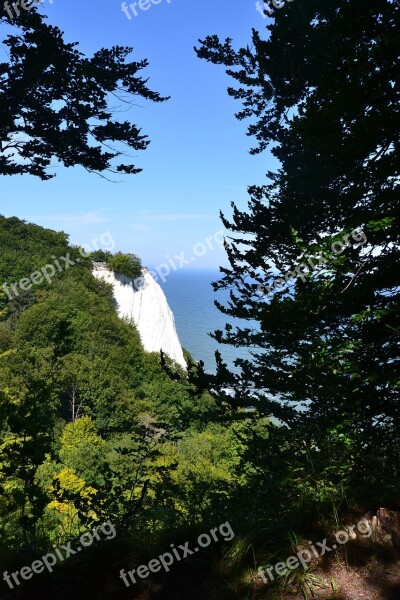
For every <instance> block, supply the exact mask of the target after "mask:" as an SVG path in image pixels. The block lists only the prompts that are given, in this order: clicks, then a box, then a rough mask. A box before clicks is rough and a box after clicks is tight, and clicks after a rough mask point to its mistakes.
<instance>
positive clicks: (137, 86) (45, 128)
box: [0, 3, 166, 180]
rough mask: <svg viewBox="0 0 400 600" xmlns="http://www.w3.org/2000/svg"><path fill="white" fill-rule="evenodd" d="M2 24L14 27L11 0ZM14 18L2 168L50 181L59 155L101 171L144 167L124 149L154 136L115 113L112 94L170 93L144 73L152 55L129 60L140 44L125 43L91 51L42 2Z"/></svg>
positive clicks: (2, 107) (2, 114) (1, 81)
mask: <svg viewBox="0 0 400 600" xmlns="http://www.w3.org/2000/svg"><path fill="white" fill-rule="evenodd" d="M0 23H1V24H2V26H3V27H5V28H6V32H7V29H8V28H7V25H8V24H9V23H10V17H9V16H8V14H7V12H6V10H5V8H4V5H3V3H1V5H0ZM12 23H13V27H12V28H11V27H10V28H9V29H8V30H9V32H10V33H9V35H7V36H4V39H3V44H4V46H5V47H6V50H7V52H5V53H4V55H6V54H7V55H8V61H7V62H2V63H0V142H1V146H0V174H3V175H21V174H24V173H29V174H31V175H36V176H37V177H40V178H41V179H43V180H46V179H49V178H51V177H54V174H50V173H49V169H50V168H51V167H52V166H53V164H54V161H58V162H59V163H61V164H62V165H63V166H65V167H72V166H76V165H80V166H81V167H83V168H84V169H86V170H87V171H89V172H96V173H102V172H104V171H106V172H112V173H129V174H135V173H138V172H140V170H141V169H138V168H137V167H136V166H135V165H133V164H131V161H130V160H129V159H128V160H126V159H125V158H122V157H124V156H126V152H123V149H124V146H128V148H129V149H130V150H135V151H136V150H145V149H146V148H147V146H148V144H149V139H148V138H147V136H146V135H143V134H142V133H141V129H140V128H139V127H138V126H136V125H133V124H132V123H130V122H129V121H118V120H116V119H115V118H114V117H113V113H112V109H111V105H110V96H113V97H115V96H116V97H117V98H118V97H120V95H121V94H122V95H123V97H124V98H123V101H124V102H127V101H128V100H127V99H128V98H129V96H131V97H135V96H140V97H141V98H143V99H145V100H150V101H152V102H161V101H163V100H165V99H166V98H162V97H161V96H160V95H159V94H158V93H156V92H153V91H151V90H150V89H149V88H148V87H147V85H146V79H143V78H142V77H141V76H140V72H141V71H142V70H143V69H145V68H146V67H147V66H148V62H147V60H141V61H138V62H129V61H128V56H129V54H130V53H131V51H132V48H126V47H122V46H115V47H113V48H111V49H105V48H102V49H100V50H98V51H97V52H95V53H94V55H93V57H91V58H89V57H85V56H84V55H83V54H82V53H81V52H80V51H79V50H78V49H77V46H78V44H77V43H73V44H70V43H66V42H65V41H64V39H63V33H62V32H61V31H60V30H59V29H58V28H57V27H54V26H50V25H48V24H46V23H45V21H44V18H43V17H42V16H41V15H40V14H39V13H38V12H37V9H36V8H35V7H34V6H33V7H32V8H31V9H30V10H29V11H24V10H22V11H21V15H20V17H17V18H15V19H14V21H13V22H12ZM113 143H115V144H116V145H115V146H113Z"/></svg>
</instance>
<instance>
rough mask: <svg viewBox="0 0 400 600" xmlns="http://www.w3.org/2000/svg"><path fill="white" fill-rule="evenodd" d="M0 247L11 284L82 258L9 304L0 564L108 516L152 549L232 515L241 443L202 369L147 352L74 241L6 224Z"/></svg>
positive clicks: (0, 337) (1, 334) (5, 303)
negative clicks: (223, 420)
mask: <svg viewBox="0 0 400 600" xmlns="http://www.w3.org/2000/svg"><path fill="white" fill-rule="evenodd" d="M0 240H1V251H0V256H1V263H0V264H1V267H0V279H1V281H4V282H7V283H8V284H9V285H11V284H12V283H14V282H16V281H19V279H23V278H24V277H30V276H31V273H32V272H33V271H35V270H36V269H41V268H42V267H43V265H46V264H52V263H54V259H55V257H65V256H69V260H70V261H71V260H72V261H74V262H75V264H74V265H73V266H70V267H69V268H68V269H67V270H65V271H63V272H60V273H57V274H56V276H54V278H53V280H52V282H51V285H49V283H48V282H46V280H44V282H43V283H42V284H40V285H36V286H33V287H32V289H31V290H29V291H25V292H24V291H22V289H20V288H18V290H19V295H18V296H15V297H13V298H12V299H9V298H8V297H7V295H6V294H3V298H2V311H1V322H0V352H1V354H0V391H1V392H0V393H1V395H0V398H1V404H0V407H1V408H0V411H1V412H0V418H1V434H0V440H1V444H0V466H1V469H0V473H1V475H0V476H1V479H0V543H1V553H0V556H1V561H2V564H3V566H6V564H9V563H13V561H15V560H18V558H19V560H21V556H22V555H21V552H22V549H24V550H23V553H24V555H26V553H28V555H29V556H30V555H32V556H35V554H37V555H40V553H43V551H45V550H46V549H48V548H49V547H50V546H51V545H52V544H60V543H61V542H62V541H65V540H70V539H71V538H74V537H75V536H77V535H78V534H80V533H82V532H83V531H85V530H86V529H87V528H90V527H92V526H93V525H95V524H99V523H102V522H104V521H107V520H111V522H112V523H113V524H114V525H115V527H116V528H117V530H118V528H119V527H122V528H125V527H128V528H132V530H134V531H136V535H138V537H139V539H141V540H147V542H146V543H149V541H150V540H151V539H153V538H154V537H157V536H163V535H165V532H166V531H168V530H170V531H172V530H179V528H182V527H183V528H184V529H185V528H188V527H189V528H190V527H195V528H196V527H198V526H199V525H201V524H203V526H205V524H206V523H210V525H214V524H215V525H218V524H219V523H220V522H221V521H222V520H226V515H227V512H229V511H228V505H229V503H230V502H231V500H232V496H233V495H234V493H235V490H237V489H239V488H240V486H241V482H242V480H243V476H242V475H241V473H240V469H239V467H240V462H241V455H242V453H243V448H244V445H243V444H242V443H241V442H240V441H239V440H238V439H237V438H236V436H235V435H234V430H233V429H229V428H226V427H223V426H222V424H218V423H217V422H215V421H216V420H217V419H216V413H217V408H216V401H215V400H214V398H213V397H212V395H211V394H210V393H208V392H207V391H202V390H201V386H197V385H196V384H195V381H196V379H198V377H197V375H196V369H195V368H194V367H192V373H191V374H190V375H189V377H188V376H186V375H183V374H181V375H180V374H179V369H177V368H174V367H173V365H172V364H169V365H167V364H165V363H166V360H167V359H166V358H165V357H163V359H162V361H161V360H160V356H158V355H156V354H153V355H152V354H147V353H145V352H144V351H143V349H142V346H141V343H140V340H139V337H138V334H137V331H136V330H135V327H134V326H133V325H131V324H128V323H125V322H123V321H122V320H120V319H119V318H118V317H117V316H116V311H115V307H114V304H113V300H112V292H111V288H110V287H108V286H107V285H106V284H104V283H101V282H99V281H97V280H95V279H94V277H93V276H92V274H91V270H90V266H91V260H90V258H83V257H82V254H84V253H82V254H81V253H80V252H79V249H78V248H77V247H71V246H69V244H68V238H67V236H66V235H65V234H63V233H56V232H54V231H50V230H45V229H42V228H40V227H37V226H35V225H30V224H26V223H24V222H22V221H19V220H18V219H15V218H13V219H5V218H3V217H2V218H1V219H0ZM78 261H79V262H78ZM63 264H64V263H63ZM167 362H168V360H167ZM167 372H169V373H170V375H168V374H167ZM122 530H123V529H121V530H120V531H122ZM121 543H122V542H121ZM143 549H144V548H142V550H143Z"/></svg>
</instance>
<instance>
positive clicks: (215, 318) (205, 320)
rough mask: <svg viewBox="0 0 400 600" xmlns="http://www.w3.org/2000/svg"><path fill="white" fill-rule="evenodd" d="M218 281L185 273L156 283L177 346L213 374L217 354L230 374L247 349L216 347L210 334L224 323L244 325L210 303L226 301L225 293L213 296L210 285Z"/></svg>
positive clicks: (215, 276) (209, 274) (210, 274)
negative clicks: (164, 299) (171, 320)
mask: <svg viewBox="0 0 400 600" xmlns="http://www.w3.org/2000/svg"><path fill="white" fill-rule="evenodd" d="M221 278H222V274H221V273H220V272H219V271H186V270H184V269H182V270H180V271H176V272H174V273H171V274H170V275H169V276H168V278H167V279H166V281H165V282H164V283H163V282H161V281H159V283H160V285H161V287H162V289H163V291H164V294H165V295H166V297H167V300H168V304H169V306H170V308H171V310H172V312H173V313H174V317H175V325H176V330H177V333H178V337H179V341H180V342H181V345H182V346H183V347H184V348H185V349H186V350H188V351H189V352H190V354H191V355H192V357H193V358H194V359H195V360H197V361H199V360H202V361H203V362H204V365H205V370H206V371H207V372H209V373H215V351H216V350H219V351H220V352H221V354H222V358H223V361H224V362H225V363H227V365H228V366H229V367H230V368H231V369H232V370H233V371H237V369H236V368H235V367H234V366H233V362H234V360H235V359H236V358H249V357H250V354H249V351H248V349H247V348H234V347H232V346H227V345H225V344H218V343H217V342H216V341H215V340H214V339H213V338H212V337H210V335H209V334H210V332H212V331H215V330H217V329H220V330H222V331H223V330H224V325H225V323H230V324H232V325H233V326H234V325H235V324H240V325H241V326H243V324H244V322H243V321H239V320H236V319H233V318H232V317H228V316H226V315H224V314H223V313H221V312H220V311H219V310H218V308H217V307H216V306H215V304H214V300H216V299H217V300H218V301H219V302H220V303H222V304H225V301H226V300H227V298H228V297H229V292H228V291H227V290H221V291H218V292H214V290H213V288H212V285H211V283H212V282H213V281H218V280H219V279H221Z"/></svg>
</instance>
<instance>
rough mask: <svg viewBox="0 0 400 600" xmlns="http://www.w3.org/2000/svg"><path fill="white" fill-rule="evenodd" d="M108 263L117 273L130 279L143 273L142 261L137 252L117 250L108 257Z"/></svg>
mask: <svg viewBox="0 0 400 600" xmlns="http://www.w3.org/2000/svg"><path fill="white" fill-rule="evenodd" d="M106 262H107V265H108V266H109V267H110V269H111V270H112V271H114V273H116V274H117V275H123V276H124V277H127V278H128V279H130V280H134V279H136V278H137V277H140V275H141V274H142V262H141V260H140V258H139V257H138V256H136V254H124V253H123V252H117V253H116V254H113V255H111V256H109V257H107V258H106Z"/></svg>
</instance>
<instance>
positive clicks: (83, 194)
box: [0, 0, 274, 269]
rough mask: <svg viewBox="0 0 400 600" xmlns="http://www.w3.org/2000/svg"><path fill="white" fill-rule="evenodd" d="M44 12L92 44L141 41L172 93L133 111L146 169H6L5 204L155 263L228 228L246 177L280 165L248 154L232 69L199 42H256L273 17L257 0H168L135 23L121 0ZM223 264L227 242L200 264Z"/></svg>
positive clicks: (57, 4)
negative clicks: (106, 172)
mask: <svg viewBox="0 0 400 600" xmlns="http://www.w3.org/2000/svg"><path fill="white" fill-rule="evenodd" d="M40 10H41V12H45V14H47V15H48V17H49V20H50V21H51V22H53V23H55V24H57V25H58V26H59V27H60V28H61V29H62V30H63V31H64V32H65V37H66V39H67V40H68V41H79V42H80V49H81V50H82V51H83V52H84V53H87V54H91V53H92V52H94V51H95V50H97V49H99V48H100V47H109V46H112V45H116V44H118V45H129V46H133V47H134V53H133V56H132V58H133V59H141V58H148V60H149V62H150V65H149V67H148V69H147V70H146V72H145V73H146V76H148V77H150V82H149V86H150V87H152V88H153V89H155V90H156V91H158V92H160V93H161V94H163V95H170V96H171V99H170V100H169V101H168V102H166V103H164V104H150V103H149V104H145V103H143V101H142V102H139V104H140V106H138V107H135V108H134V109H133V110H132V111H131V112H129V113H128V114H129V116H130V117H131V118H132V119H133V121H134V122H135V123H137V124H139V126H141V127H142V128H143V131H144V132H145V133H147V134H148V135H149V137H150V139H151V144H150V146H149V147H148V149H147V150H146V151H145V152H141V153H138V155H137V159H136V165H137V166H139V167H141V168H143V172H142V173H141V174H139V175H135V176H130V177H128V176H126V177H124V178H123V179H122V180H121V182H120V183H118V184H114V183H111V182H108V181H105V180H104V179H101V178H100V177H98V176H96V175H90V174H88V173H86V172H85V171H84V170H82V169H80V168H75V169H64V168H58V169H57V173H58V175H57V177H56V178H55V179H53V180H51V181H49V182H42V181H40V180H38V179H36V178H33V177H30V176H23V177H11V178H10V177H3V178H2V179H1V188H2V191H1V198H2V199H1V205H0V212H1V213H2V214H4V215H6V216H11V215H16V216H17V217H20V218H23V219H26V220H28V221H32V222H35V223H38V224H40V225H43V226H46V227H51V228H54V229H58V230H64V231H66V232H68V233H69V234H70V236H71V241H72V242H73V243H80V244H85V243H86V244H87V243H90V242H91V240H92V239H93V238H95V237H96V236H99V235H101V234H102V233H104V232H106V231H109V232H111V234H112V237H113V238H114V240H115V242H116V246H117V248H118V249H120V250H123V251H131V252H136V253H137V254H139V255H140V256H141V257H142V259H143V262H144V264H146V265H148V266H149V267H154V266H156V265H158V264H159V263H161V262H163V260H165V257H166V255H171V256H173V255H175V254H180V253H181V252H182V251H185V255H189V256H190V254H193V252H192V250H193V246H194V245H195V244H196V243H198V242H202V241H203V240H204V239H205V238H207V237H209V236H211V235H213V234H214V233H215V232H217V231H219V230H220V229H221V228H222V224H221V222H220V220H219V216H218V214H219V210H220V209H222V210H223V211H224V212H225V213H226V214H228V215H229V214H230V202H231V201H235V202H236V203H237V204H238V205H239V206H241V207H244V206H245V205H246V202H247V192H246V186H247V185H250V184H254V183H262V182H264V181H265V175H264V174H265V172H266V171H267V169H268V168H271V167H272V166H273V164H274V163H273V159H272V158H271V157H270V156H269V155H268V154H263V155H261V156H257V157H253V156H250V155H249V153H248V150H249V148H250V146H251V140H250V139H249V138H248V137H247V136H246V135H245V131H246V126H245V124H243V123H240V122H238V121H237V120H236V119H235V118H234V113H235V111H236V110H238V109H239V107H240V106H239V104H237V103H236V102H234V101H233V100H232V99H230V98H229V97H228V95H227V93H226V88H227V86H228V85H229V84H230V83H231V82H230V80H229V78H228V77H227V76H226V75H225V73H224V69H223V67H217V66H214V65H212V64H210V63H207V62H205V61H201V60H199V59H198V58H197V56H196V55H195V53H194V50H193V46H194V45H196V44H197V40H198V38H203V37H205V36H206V35H210V34H214V33H216V34H218V35H219V36H220V37H222V38H225V37H232V38H233V39H234V41H235V44H237V45H240V44H247V43H248V42H249V41H250V33H251V28H252V27H254V28H258V29H260V28H263V27H264V26H265V24H266V22H267V21H266V20H263V19H262V17H261V16H260V14H259V13H258V12H257V11H256V9H255V2H254V1H253V0H231V1H230V2H223V1H222V0H170V3H168V0H161V1H160V3H159V4H158V5H152V6H151V8H150V9H149V10H147V11H146V12H144V11H140V10H138V16H137V17H134V16H133V15H132V19H131V20H128V19H127V17H126V16H125V15H124V13H123V12H122V11H121V2H120V0H96V1H95V0H84V2H82V0H80V1H78V0H68V1H67V0H53V4H50V2H49V0H44V4H43V7H42V8H41V9H40ZM143 73H144V72H143ZM220 264H226V259H225V254H224V251H223V249H218V248H217V246H216V249H215V250H213V251H211V250H209V251H208V252H207V253H206V254H205V255H204V256H203V257H201V258H197V259H196V260H195V261H194V262H193V263H192V264H191V266H190V268H192V269H211V268H217V267H218V265H220Z"/></svg>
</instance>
